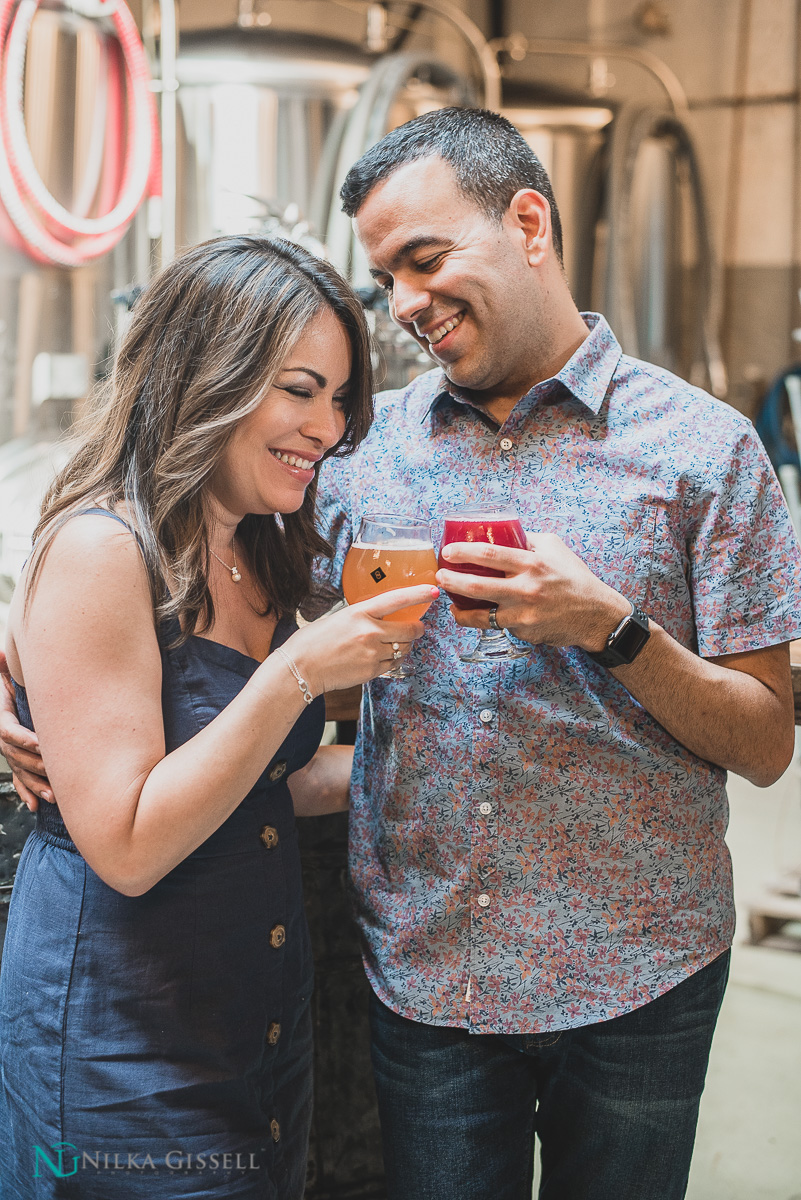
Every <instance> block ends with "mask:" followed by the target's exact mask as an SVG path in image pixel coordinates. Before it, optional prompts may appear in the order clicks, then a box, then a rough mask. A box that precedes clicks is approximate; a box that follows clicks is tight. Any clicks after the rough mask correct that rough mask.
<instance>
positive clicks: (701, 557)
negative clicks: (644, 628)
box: [688, 423, 801, 658]
mask: <svg viewBox="0 0 801 1200" xmlns="http://www.w3.org/2000/svg"><path fill="white" fill-rule="evenodd" d="M721 468H722V471H725V474H724V473H722V474H718V475H714V476H707V477H706V478H705V479H704V480H703V481H702V482H701V483H700V484H699V486H698V490H697V492H696V497H695V502H694V505H693V507H694V513H693V516H694V521H693V529H694V532H693V536H692V538H691V540H690V544H689V547H688V548H689V555H690V564H691V566H690V569H691V572H692V580H691V582H692V591H693V604H694V609H695V624H696V629H697V636H698V652H699V654H701V655H703V656H704V657H707V658H708V657H712V656H715V655H718V654H740V653H743V652H745V651H746V650H760V649H764V648H765V647H767V646H774V645H777V644H778V643H780V642H788V641H792V640H793V639H794V638H797V637H801V549H799V545H798V541H797V538H796V535H795V531H794V529H793V525H792V521H791V520H790V514H789V512H788V511H787V505H786V504H785V501H784V496H783V494H782V490H781V487H780V486H779V481H778V480H777V478H776V475H775V473H774V471H773V467H772V466H771V464H770V461H769V459H768V456H767V454H766V453H765V449H764V447H763V445H762V443H761V442H760V440H759V438H758V437H757V434H756V431H755V430H754V428H753V426H752V425H751V424H750V423H748V424H747V425H745V426H739V427H738V429H737V430H736V437H735V440H734V444H733V447H732V450H731V453H730V455H729V456H728V460H727V462H725V463H722V464H721Z"/></svg>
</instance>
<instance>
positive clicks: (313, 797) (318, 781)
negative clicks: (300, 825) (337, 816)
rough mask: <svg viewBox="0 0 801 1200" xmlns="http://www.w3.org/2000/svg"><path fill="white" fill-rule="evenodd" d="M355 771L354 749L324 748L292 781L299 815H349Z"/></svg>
mask: <svg viewBox="0 0 801 1200" xmlns="http://www.w3.org/2000/svg"><path fill="white" fill-rule="evenodd" d="M352 768H353V747H352V746H321V747H320V749H319V750H318V751H317V753H316V754H315V756H314V758H313V759H312V760H311V762H308V763H307V764H306V766H305V767H303V768H302V770H300V771H296V772H295V774H294V775H291V776H290V778H289V790H290V792H291V793H292V803H293V805H294V807H295V816H296V817H319V816H321V815H322V814H323V813H333V812H346V811H347V809H348V806H349V804H350V773H351V770H352Z"/></svg>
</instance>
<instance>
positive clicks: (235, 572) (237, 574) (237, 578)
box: [209, 538, 242, 583]
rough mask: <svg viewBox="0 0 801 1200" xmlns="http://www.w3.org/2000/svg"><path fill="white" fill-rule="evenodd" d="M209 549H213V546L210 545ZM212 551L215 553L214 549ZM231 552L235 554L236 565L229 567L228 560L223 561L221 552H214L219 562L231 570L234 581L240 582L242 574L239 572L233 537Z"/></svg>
mask: <svg viewBox="0 0 801 1200" xmlns="http://www.w3.org/2000/svg"><path fill="white" fill-rule="evenodd" d="M209 550H211V546H209ZM211 553H212V554H214V551H213V550H211ZM231 553H232V554H233V556H234V565H233V566H232V567H229V566H228V563H227V562H223V560H222V559H221V558H220V556H219V554H214V557H215V558H216V559H217V562H218V563H220V564H221V565H222V566H223V567H225V569H226V571H230V572H231V578H232V579H233V581H234V583H239V581H240V579H241V578H242V576H241V574H240V572H239V567H238V566H237V565H236V544H235V542H234V539H233V538H231Z"/></svg>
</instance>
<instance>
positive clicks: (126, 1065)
mask: <svg viewBox="0 0 801 1200" xmlns="http://www.w3.org/2000/svg"><path fill="white" fill-rule="evenodd" d="M294 628H295V626H294V624H293V623H292V622H290V621H281V622H279V624H278V626H277V628H276V631H275V636H274V639H273V649H274V648H275V647H276V646H279V645H281V643H282V642H284V641H286V639H287V638H288V637H289V636H290V634H291V633H292V632H293V631H294ZM176 629H177V626H173V627H171V628H165V630H164V631H163V636H162V639H161V640H162V666H163V710H164V726H165V733H166V746H167V751H168V752H169V751H171V750H173V749H175V747H177V746H179V745H181V744H182V743H184V742H186V741H188V740H189V739H190V738H191V737H193V736H194V735H195V734H196V733H197V732H198V731H199V730H200V729H201V728H202V727H203V726H204V725H206V724H207V723H208V722H209V721H211V720H212V719H213V718H214V717H215V716H216V715H217V714H218V713H219V712H220V711H221V710H222V709H223V708H224V707H225V706H226V705H227V704H229V703H230V701H231V700H232V699H233V698H234V697H235V696H236V694H237V693H238V692H239V691H240V690H241V688H242V687H243V686H244V684H245V683H246V681H247V680H248V679H249V678H250V676H251V675H253V674H254V672H255V671H256V669H257V667H258V665H259V664H258V663H257V662H256V660H255V659H251V658H249V657H248V656H247V655H244V654H240V653H239V652H238V651H237V650H233V649H231V648H229V647H227V646H223V645H220V644H218V643H215V642H211V641H209V640H207V639H203V638H199V637H192V638H190V639H189V640H188V641H187V642H186V643H185V644H184V645H183V646H181V647H179V648H178V649H168V648H166V646H165V645H164V643H165V642H166V641H168V640H169V638H170V637H171V636H173V635H174V633H175V630H176ZM17 699H18V706H19V712H20V718H21V719H22V721H23V723H24V724H26V725H27V726H28V728H33V726H32V723H31V720H30V712H29V709H28V704H27V698H26V695H25V691H24V689H23V688H18V689H17ZM324 713H325V710H324V703H323V701H322V698H320V699H318V700H316V701H315V702H314V703H313V704H311V705H310V706H309V707H308V708H307V709H306V710H305V711H304V712H303V714H302V715H301V717H300V718H299V720H298V721H297V723H296V724H295V726H294V728H293V729H292V731H291V733H290V734H289V736H288V737H287V739H286V741H285V742H284V743H283V745H282V746H281V748H280V750H279V751H278V752H277V753H276V754H275V755H274V756H273V758H272V760H271V761H270V762H269V764H268V765H267V767H266V769H265V771H264V773H263V775H262V776H261V778H260V779H259V781H258V783H257V784H256V786H255V787H254V788H253V789H252V791H250V792H249V793H248V795H247V796H246V797H245V799H244V800H243V801H242V803H241V804H240V805H239V806H238V808H237V809H236V810H235V811H234V812H233V813H232V815H231V816H230V817H229V818H228V819H227V820H226V821H225V822H224V824H223V825H221V826H220V828H219V829H218V830H217V831H216V832H215V833H214V834H212V836H211V837H210V838H208V840H207V841H205V842H204V843H203V844H202V845H201V846H199V847H198V849H197V850H195V851H194V853H193V854H191V855H190V856H189V857H188V858H187V859H186V860H185V861H184V862H182V863H181V864H180V865H179V866H177V867H176V868H175V869H174V870H172V871H171V872H170V873H169V874H168V875H166V876H165V877H164V878H163V879H162V880H161V881H160V882H159V883H157V884H156V886H155V887H153V888H151V890H150V891H149V892H147V893H146V894H145V895H143V896H136V897H130V896H123V895H121V894H120V893H119V892H116V891H114V890H113V889H112V888H110V887H108V886H107V885H106V884H105V883H103V881H102V880H101V879H100V878H99V877H98V876H97V875H96V874H95V872H94V871H93V870H92V869H91V867H89V866H88V865H87V863H86V862H85V861H84V859H83V858H82V857H81V855H80V854H79V853H78V851H77V849H76V847H75V845H74V843H73V841H72V839H71V838H70V835H69V832H68V830H67V828H66V827H65V825H64V822H63V820H62V818H61V815H60V813H59V811H58V808H57V807H56V806H55V805H51V804H44V803H43V804H41V805H40V807H39V811H38V814H37V821H36V828H35V830H34V832H33V833H32V834H31V835H30V837H29V838H28V841H27V842H26V844H25V847H24V849H23V852H22V855H21V857H20V862H19V869H18V872H17V879H16V883H15V886H14V892H13V896H12V900H11V908H10V913H9V923H8V934H7V937H6V942H5V949H4V952H3V963H2V973H0V1070H1V1071H2V1096H1V1097H0V1194H1V1195H2V1197H3V1200H6V1198H8V1200H12V1198H13V1200H33V1198H36V1200H42V1198H44V1197H47V1198H48V1200H55V1198H59V1200H71V1198H73V1197H74V1198H78V1197H80V1200H115V1198H116V1197H121V1198H122V1197H125V1198H126V1200H137V1198H138V1197H143V1198H144V1197H147V1198H148V1200H179V1198H181V1197H190V1196H191V1197H192V1198H193V1200H200V1198H201V1197H217V1198H222V1197H225V1198H226V1200H228V1198H229V1197H237V1198H242V1200H256V1198H257V1197H258V1200H299V1198H300V1197H301V1196H302V1194H303V1187H304V1180H305V1160H306V1150H307V1144H308V1133H309V1124H310V1118H311V1071H312V1041H311V1016H310V1007H309V1000H310V996H311V991H312V958H311V947H310V940H309V933H308V928H307V925H306V919H305V915H304V911H303V898H302V891H301V868H300V857H299V852H298V838H297V830H296V827H295V820H294V814H293V809H292V800H291V796H290V793H289V788H288V786H287V777H288V776H289V775H290V774H292V772H293V771H296V770H298V769H299V768H300V767H302V766H304V765H305V764H306V763H307V762H308V761H309V759H310V758H311V757H312V755H313V754H314V752H315V750H316V749H317V747H318V745H319V742H320V738H321V736H322V731H323V723H324V719H325V715H324ZM86 752H87V753H89V754H91V747H87V750H86Z"/></svg>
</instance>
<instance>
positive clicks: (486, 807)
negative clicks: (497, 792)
mask: <svg viewBox="0 0 801 1200" xmlns="http://www.w3.org/2000/svg"><path fill="white" fill-rule="evenodd" d="M478 811H479V812H480V813H481V815H482V817H488V816H489V815H490V813H491V812H492V805H491V804H490V803H489V801H488V800H483V801H482V802H481V804H479V806H478Z"/></svg>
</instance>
